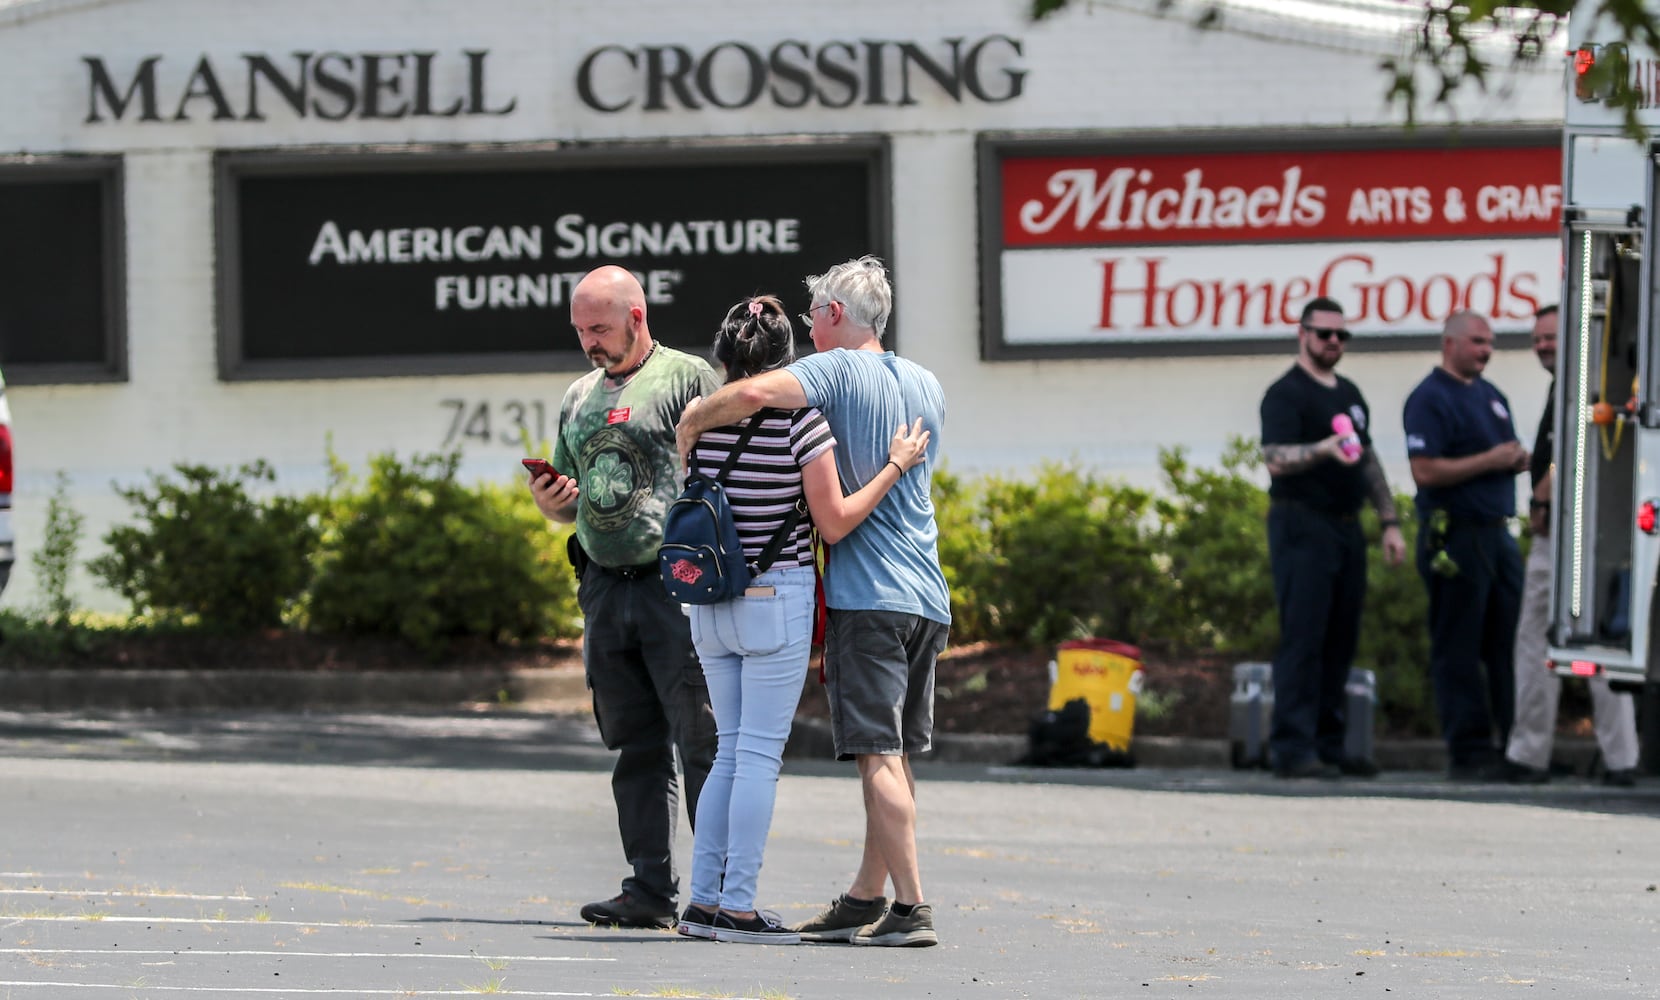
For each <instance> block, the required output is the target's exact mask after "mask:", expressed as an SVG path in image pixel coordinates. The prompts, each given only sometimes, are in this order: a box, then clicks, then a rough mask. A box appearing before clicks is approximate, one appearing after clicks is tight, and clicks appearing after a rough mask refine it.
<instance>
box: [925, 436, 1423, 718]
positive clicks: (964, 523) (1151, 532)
mask: <svg viewBox="0 0 1660 1000" xmlns="http://www.w3.org/2000/svg"><path fill="white" fill-rule="evenodd" d="M1159 460H1160V466H1161V468H1162V470H1163V474H1164V488H1163V489H1162V490H1160V491H1158V492H1157V493H1156V494H1153V493H1150V492H1149V491H1146V490H1142V489H1137V488H1135V487H1131V486H1127V485H1123V484H1118V483H1114V482H1111V481H1107V480H1103V479H1101V478H1099V477H1097V476H1094V475H1092V474H1090V473H1088V472H1085V471H1083V470H1080V469H1077V468H1074V467H1071V466H1065V465H1054V464H1051V465H1045V466H1043V467H1042V468H1041V469H1040V470H1039V471H1038V474H1037V475H1036V477H1035V478H1033V479H1007V478H1003V477H999V476H987V477H984V478H982V479H979V480H977V481H975V482H973V483H969V482H966V481H964V480H962V479H961V478H959V477H957V476H955V475H952V474H950V473H949V472H942V473H940V474H939V475H938V477H937V478H936V480H935V489H934V502H935V507H936V511H937V515H938V518H939V524H940V561H941V562H942V563H943V564H944V568H945V575H946V580H947V582H948V583H949V584H950V586H951V613H952V619H953V621H952V628H951V638H952V641H953V642H955V643H969V642H978V641H999V642H1020V643H1026V644H1030V645H1034V646H1044V645H1052V644H1054V643H1056V642H1060V641H1062V640H1065V639H1072V638H1081V637H1084V636H1102V637H1108V638H1114V639H1121V640H1124V641H1128V642H1134V643H1137V644H1139V645H1141V646H1143V647H1145V648H1147V649H1148V650H1149V651H1150V652H1153V653H1156V654H1158V655H1166V656H1186V655H1201V654H1212V653H1220V654H1224V655H1225V656H1227V657H1228V658H1230V659H1233V660H1237V661H1244V660H1268V659H1271V658H1272V656H1273V653H1274V647H1275V644H1276V643H1277V642H1278V637H1279V619H1278V610H1277V608H1276V606H1275V603H1274V591H1273V579H1272V576H1271V574H1270V572H1269V569H1268V536H1267V526H1266V520H1267V511H1268V494H1267V491H1266V490H1265V489H1264V488H1263V487H1262V486H1260V485H1258V483H1259V481H1261V480H1263V479H1265V478H1266V477H1265V476H1264V475H1263V474H1262V471H1261V457H1260V453H1259V452H1258V449H1257V447H1256V445H1255V444H1254V442H1252V441H1250V440H1248V439H1245V438H1235V439H1233V440H1231V441H1230V442H1229V443H1228V447H1227V449H1226V450H1225V452H1224V454H1223V457H1222V462H1221V467H1220V468H1217V469H1201V468H1195V467H1193V466H1192V465H1191V464H1190V463H1189V462H1188V460H1187V456H1186V455H1185V454H1184V453H1183V452H1182V451H1181V450H1180V449H1171V450H1165V451H1161V452H1160V456H1159ZM1396 507H1397V508H1398V510H1399V512H1400V515H1401V528H1402V532H1403V533H1404V534H1405V536H1406V540H1407V551H1408V552H1411V551H1412V542H1413V539H1414V538H1415V536H1416V530H1417V525H1416V523H1415V521H1414V518H1413V516H1412V502H1411V500H1410V499H1409V498H1408V497H1406V496H1397V497H1396ZM1363 524H1364V529H1365V531H1366V533H1367V535H1368V538H1369V540H1370V542H1371V547H1370V550H1369V553H1368V556H1367V558H1368V568H1367V580H1368V597H1367V602H1366V610H1365V615H1364V617H1363V619H1362V623H1361V637H1360V648H1359V652H1358V654H1357V657H1356V664H1357V665H1358V666H1363V667H1369V668H1371V669H1373V670H1375V671H1376V672H1377V675H1378V685H1379V698H1380V702H1381V703H1382V707H1383V711H1384V712H1385V713H1386V715H1388V717H1389V719H1390V724H1391V726H1392V728H1393V729H1394V730H1395V731H1397V732H1403V731H1404V732H1418V733H1423V734H1426V735H1427V734H1430V733H1432V732H1433V731H1434V714H1433V706H1432V703H1431V698H1430V692H1429V688H1428V682H1427V667H1428V664H1429V637H1428V633H1427V631H1426V629H1425V625H1424V622H1425V615H1426V599H1425V596H1424V589H1423V583H1422V581H1420V580H1419V578H1418V574H1417V572H1416V571H1415V570H1414V569H1413V567H1412V565H1411V563H1410V559H1409V560H1408V562H1407V564H1405V565H1402V566H1398V567H1393V568H1391V567H1386V566H1384V565H1383V560H1382V556H1381V553H1380V551H1379V549H1378V546H1377V539H1378V524H1377V519H1376V517H1375V515H1373V514H1372V513H1371V511H1370V510H1369V509H1368V511H1367V512H1366V513H1365V514H1364V515H1363Z"/></svg>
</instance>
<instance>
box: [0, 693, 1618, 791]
mask: <svg viewBox="0 0 1660 1000" xmlns="http://www.w3.org/2000/svg"><path fill="white" fill-rule="evenodd" d="M587 699H588V690H587V683H586V679H585V677H584V676H583V671H582V668H581V666H564V667H545V668H534V669H520V670H498V669H492V668H455V669H412V670H399V671H392V670H362V671H358V670H342V671H321V670H319V671H306V670H237V669H234V668H226V669H221V670H122V669H116V668H94V669H84V670H77V669H67V668H51V669H27V668H13V669H0V708H6V709H22V710H38V711H50V712H71V711H87V710H93V711H104V710H108V711H144V710H149V711H169V710H191V711H194V710H215V709H268V710H277V711H299V710H318V711H320V710H331V709H365V708H369V709H377V710H400V709H401V710H410V709H427V710H432V709H453V708H455V707H457V706H460V705H465V704H478V703H481V702H482V703H487V704H501V703H516V704H520V705H523V706H524V707H526V708H529V709H531V710H535V709H537V708H538V707H545V706H553V705H559V706H563V707H569V706H572V705H577V704H583V703H586V701H587ZM1026 748H1027V741H1026V737H1024V736H1011V735H992V734H975V733H936V734H935V735H934V749H933V750H931V751H929V752H928V753H926V754H922V755H920V756H919V757H918V759H919V760H932V761H939V762H942V763H953V764H993V765H995V764H1013V763H1015V762H1016V761H1018V760H1019V759H1020V758H1021V757H1022V756H1023V755H1024V754H1025V753H1026ZM1132 750H1133V751H1134V754H1135V761H1136V765H1137V766H1138V767H1147V768H1207V769H1213V770H1216V769H1228V768H1230V767H1231V766H1232V765H1231V760H1230V756H1229V744H1228V741H1227V740H1226V739H1184V738H1176V737H1168V736H1140V737H1136V738H1135V739H1134V741H1133V743H1132ZM1596 752H1597V746H1596V741H1595V740H1591V739H1558V740H1557V742H1556V754H1555V756H1556V760H1557V762H1558V763H1560V764H1562V765H1564V766H1567V767H1571V768H1572V769H1573V770H1574V771H1575V772H1577V773H1580V774H1584V773H1587V772H1588V771H1589V770H1590V765H1591V762H1592V760H1593V758H1594V757H1595V755H1596ZM832 753H833V751H832V747H831V741H830V724H829V721H828V720H826V719H822V718H814V717H798V718H797V719H796V720H795V725H794V728H793V729H792V731H791V734H790V740H789V744H788V745H787V746H786V747H785V749H784V755H785V756H786V757H792V758H798V759H815V760H824V759H826V758H829V757H830V756H832ZM1375 757H1376V760H1377V763H1378V766H1379V767H1381V768H1383V769H1384V770H1385V771H1442V770H1445V768H1446V753H1445V749H1444V748H1443V746H1442V744H1441V742H1440V741H1439V740H1390V741H1382V742H1380V743H1378V745H1377V746H1376V748H1375Z"/></svg>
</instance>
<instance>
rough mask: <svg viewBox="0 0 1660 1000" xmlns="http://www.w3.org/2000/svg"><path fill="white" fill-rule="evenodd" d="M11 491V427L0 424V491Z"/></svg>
mask: <svg viewBox="0 0 1660 1000" xmlns="http://www.w3.org/2000/svg"><path fill="white" fill-rule="evenodd" d="M11 491H12V429H11V428H10V427H8V426H7V425H5V424H0V493H10V492H11Z"/></svg>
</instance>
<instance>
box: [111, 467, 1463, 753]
mask: <svg viewBox="0 0 1660 1000" xmlns="http://www.w3.org/2000/svg"><path fill="white" fill-rule="evenodd" d="M457 464H458V456H456V455H453V454H452V455H448V456H420V457H416V458H413V459H410V460H407V461H400V460H398V459H396V458H395V457H393V456H391V455H382V456H378V457H376V458H374V459H373V460H372V461H371V463H370V466H369V470H368V473H367V476H366V477H364V478H362V479H357V478H354V477H352V476H351V475H350V474H349V472H348V471H347V470H346V469H345V468H344V467H342V466H340V465H339V463H338V462H336V463H335V468H334V475H333V478H332V480H331V484H330V486H329V488H328V489H327V490H326V491H325V492H323V493H322V494H319V495H311V496H303V497H283V496H266V497H264V498H258V499H256V498H255V496H254V494H255V493H266V494H268V493H269V492H270V490H269V487H270V485H271V482H272V479H273V476H272V474H271V471H270V470H269V468H267V467H266V466H265V465H263V464H258V463H256V464H254V465H249V466H244V467H243V468H241V469H238V470H234V471H215V470H212V469H208V468H204V467H201V466H191V465H181V466H178V467H176V468H175V469H174V471H173V475H171V476H152V477H151V479H150V481H149V482H148V483H147V484H146V485H144V486H141V487H135V488H132V489H128V490H124V491H122V496H123V497H124V498H125V499H126V500H127V501H128V503H129V504H131V505H132V508H133V510H134V514H135V517H136V523H135V524H132V525H127V526H120V527H116V528H114V529H113V530H111V531H110V532H109V533H108V534H107V535H106V536H105V538H104V541H105V543H106V545H107V546H108V549H109V551H108V553H107V554H106V555H104V556H102V557H100V558H99V559H97V560H94V562H93V563H92V569H93V572H94V574H95V575H96V576H98V577H99V578H100V579H102V580H103V581H104V582H105V583H107V584H108V585H109V586H110V587H112V588H113V589H115V590H116V591H117V592H118V593H120V594H122V595H123V596H124V597H126V598H127V599H128V600H129V601H130V602H131V603H132V606H133V610H134V611H135V612H136V613H138V614H141V615H145V616H149V617H151V618H154V619H157V620H160V621H164V622H169V623H173V624H178V625H185V626H189V627H194V628H200V629H203V630H208V631H218V632H247V631H251V630H258V629H264V628H274V627H289V628H301V629H310V630H315V631H320V632H327V633H336V634H355V635H378V636H395V637H400V638H402V639H405V640H408V641H410V642H412V643H414V644H416V645H417V646H419V647H421V648H423V649H427V650H429V651H437V650H440V649H442V647H443V645H444V643H445V642H446V640H448V639H451V638H455V637H462V636H468V637H484V638H488V639H492V640H496V641H503V640H522V639H530V638H534V637H538V636H573V635H576V634H578V633H579V631H580V628H581V620H580V612H579V611H578V609H577V607H576V599H575V583H574V580H573V579H572V575H571V572H570V569H569V567H568V566H567V564H566V562H565V558H564V541H565V536H566V534H567V533H568V531H569V529H563V530H550V529H549V526H548V525H547V523H546V522H545V521H544V520H543V519H542V517H541V515H540V514H539V513H538V512H537V511H536V509H535V507H534V505H532V504H531V502H530V500H529V497H528V496H527V495H526V493H525V491H524V489H523V487H522V486H520V485H518V484H516V483H515V484H511V485H508V484H498V485H490V484H486V485H466V484H463V483H461V482H458V481H457V478H456V470H457ZM1160 464H1161V467H1162V470H1163V476H1164V489H1162V490H1158V491H1153V490H1145V489H1139V488H1135V487H1131V486H1127V485H1124V484H1122V483H1117V482H1114V481H1111V480H1108V479H1105V478H1101V477H1098V476H1095V475H1092V474H1090V473H1088V472H1085V471H1082V470H1080V469H1078V468H1074V467H1071V466H1066V465H1058V464H1049V465H1045V466H1043V467H1041V468H1040V469H1039V470H1038V471H1037V473H1036V475H1035V476H1033V477H1028V478H1005V477H1000V476H987V477H984V478H979V479H976V480H973V481H968V480H965V479H963V478H961V477H958V476H956V475H954V474H952V473H950V472H949V471H941V472H939V473H938V474H937V476H936V479H935V483H934V501H935V507H936V512H937V516H938V519H939V527H940V557H941V562H942V563H943V565H944V568H945V573H946V577H947V580H948V581H949V583H950V586H951V599H952V615H953V619H954V621H953V626H952V639H953V641H954V642H957V643H968V642H977V641H983V640H984V641H994V642H1010V643H1018V644H1025V645H1030V646H1045V645H1051V644H1053V643H1056V642H1058V641H1061V640H1064V639H1068V638H1076V637H1081V636H1090V635H1093V636H1103V637H1111V638H1116V639H1122V640H1126V641H1131V642H1135V643H1138V644H1140V645H1142V646H1144V647H1146V648H1148V650H1149V651H1150V652H1152V653H1155V654H1163V655H1175V656H1180V655H1193V654H1201V653H1219V654H1223V655H1224V656H1226V657H1230V658H1232V659H1236V660H1265V659H1268V658H1269V657H1270V656H1271V655H1272V653H1273V649H1274V645H1275V642H1276V640H1277V635H1278V620H1277V613H1276V609H1275V605H1274V597H1273V586H1272V580H1271V577H1270V574H1269V570H1268V548H1267V536H1266V530H1265V520H1266V514H1267V506H1268V498H1267V493H1266V491H1265V490H1264V489H1263V488H1262V487H1261V486H1260V485H1258V483H1259V481H1260V480H1261V479H1262V478H1263V477H1262V475H1261V469H1260V458H1259V457H1258V453H1257V450H1256V447H1255V446H1254V444H1252V443H1251V442H1249V441H1247V440H1246V439H1243V438H1238V439H1235V440H1233V441H1231V442H1230V443H1229V446H1228V448H1227V450H1226V452H1225V454H1224V456H1223V458H1222V462H1221V466H1220V468H1216V469H1202V468H1195V467H1194V466H1192V465H1191V464H1190V463H1189V462H1188V460H1187V457H1186V456H1185V454H1184V453H1183V452H1182V451H1181V450H1179V449H1177V450H1167V451H1163V452H1161V453H1160ZM1397 506H1398V507H1399V510H1400V513H1401V522H1402V530H1403V532H1404V533H1405V534H1406V536H1407V541H1408V545H1409V551H1410V545H1411V542H1412V539H1413V537H1414V535H1415V532H1416V525H1415V523H1414V519H1413V517H1412V505H1411V503H1410V501H1409V500H1408V499H1407V498H1405V497H1399V498H1397ZM1364 526H1365V530H1366V532H1367V534H1368V536H1369V538H1370V540H1371V541H1372V543H1373V545H1372V547H1371V551H1370V556H1369V559H1370V560H1371V563H1370V565H1369V568H1368V581H1369V582H1368V586H1369V596H1368V600H1367V605H1366V612H1365V618H1364V621H1363V625H1362V635H1361V641H1360V652H1359V656H1358V660H1357V662H1358V663H1359V664H1360V665H1362V666H1367V667H1370V668H1372V669H1374V670H1376V671H1377V673H1378V677H1379V687H1380V696H1381V700H1382V702H1383V708H1384V711H1385V712H1386V713H1387V714H1388V715H1389V716H1390V722H1391V724H1392V725H1393V726H1395V727H1396V728H1397V730H1402V729H1404V730H1408V731H1411V730H1418V731H1428V729H1429V727H1430V725H1431V714H1430V702H1429V696H1428V692H1427V688H1426V681H1425V665H1426V664H1427V662H1428V640H1427V636H1426V633H1425V629H1424V624H1423V623H1424V614H1425V599H1424V594H1423V588H1422V585H1421V583H1420V582H1419V580H1418V577H1417V574H1416V573H1415V572H1414V571H1413V569H1412V568H1411V566H1410V565H1408V566H1403V567H1398V568H1393V569H1391V568H1387V567H1385V566H1383V565H1382V560H1381V558H1380V556H1379V555H1378V550H1377V546H1376V540H1377V534H1378V526H1377V522H1376V519H1375V517H1373V516H1372V514H1371V513H1370V511H1368V512H1367V513H1366V514H1365V515H1364Z"/></svg>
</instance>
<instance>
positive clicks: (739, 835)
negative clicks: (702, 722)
mask: <svg viewBox="0 0 1660 1000" xmlns="http://www.w3.org/2000/svg"><path fill="white" fill-rule="evenodd" d="M750 586H752V587H755V586H761V587H772V588H774V590H775V591H776V594H775V595H774V596H772V597H740V598H737V599H736V600H732V601H726V602H724V603H722V604H709V605H692V606H691V609H690V610H691V618H692V642H693V643H694V644H695V645H696V646H697V652H698V658H699V659H700V660H701V661H702V662H703V676H704V677H705V678H706V679H707V681H708V685H709V702H710V704H712V705H713V706H714V709H715V733H716V736H715V765H714V767H713V768H712V769H711V770H710V771H709V779H708V781H707V782H705V784H704V786H703V794H702V796H701V797H700V798H699V799H698V804H697V827H696V833H695V835H694V838H693V845H692V902H694V903H699V904H701V905H703V906H720V907H721V908H722V909H725V910H730V911H733V912H741V913H747V912H748V911H750V910H753V909H755V883H756V881H757V879H758V878H759V877H760V874H761V853H762V851H763V850H764V849H765V848H766V843H767V831H768V830H769V829H771V827H772V805H773V800H774V798H775V797H776V795H777V791H778V769H779V766H780V765H781V764H782V762H783V758H784V743H785V742H786V741H787V740H788V739H789V737H790V723H791V721H792V720H793V719H794V718H795V708H796V704H797V703H798V702H799V701H800V700H801V684H802V680H803V678H805V676H806V674H807V659H808V654H809V653H810V652H811V646H812V638H813V635H812V633H813V568H812V567H811V566H786V567H783V568H781V569H773V570H768V571H767V572H765V573H762V574H761V575H760V576H758V577H756V578H755V579H754V580H752V581H751V582H750Z"/></svg>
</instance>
